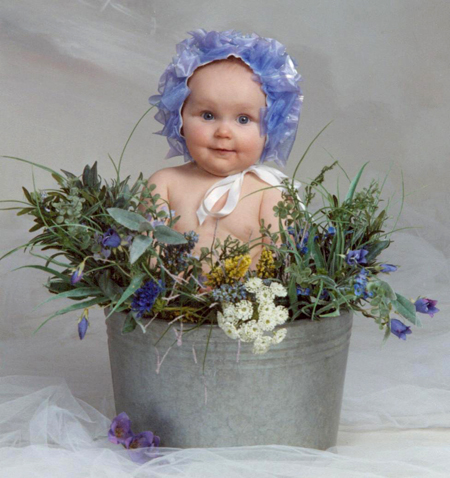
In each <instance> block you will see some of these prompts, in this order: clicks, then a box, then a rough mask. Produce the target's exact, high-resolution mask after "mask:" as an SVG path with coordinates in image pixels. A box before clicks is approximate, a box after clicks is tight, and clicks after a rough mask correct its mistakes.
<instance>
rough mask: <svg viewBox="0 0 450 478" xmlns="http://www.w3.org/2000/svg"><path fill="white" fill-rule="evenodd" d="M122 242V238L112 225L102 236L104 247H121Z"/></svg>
mask: <svg viewBox="0 0 450 478" xmlns="http://www.w3.org/2000/svg"><path fill="white" fill-rule="evenodd" d="M120 243H121V239H120V236H119V234H117V232H116V231H115V230H114V229H113V228H112V227H110V228H109V229H108V230H107V231H106V232H105V234H103V237H102V245H103V246H104V247H119V246H120Z"/></svg>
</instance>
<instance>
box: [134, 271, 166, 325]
mask: <svg viewBox="0 0 450 478" xmlns="http://www.w3.org/2000/svg"><path fill="white" fill-rule="evenodd" d="M158 282H159V284H158V283H156V282H154V281H152V280H150V281H148V282H146V283H145V284H144V285H143V286H142V287H141V288H140V289H138V290H137V291H136V292H135V293H134V296H133V301H132V302H131V310H133V311H134V312H137V318H138V319H139V318H141V317H142V316H143V315H144V314H146V313H148V312H150V311H151V310H152V307H153V304H154V303H155V301H156V298H157V297H158V295H159V293H160V292H161V291H162V283H161V281H158Z"/></svg>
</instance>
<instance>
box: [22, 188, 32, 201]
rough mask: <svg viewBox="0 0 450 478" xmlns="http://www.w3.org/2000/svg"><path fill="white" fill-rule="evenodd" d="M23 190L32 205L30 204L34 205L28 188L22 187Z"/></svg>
mask: <svg viewBox="0 0 450 478" xmlns="http://www.w3.org/2000/svg"><path fill="white" fill-rule="evenodd" d="M22 190H23V193H24V194H25V197H26V198H27V201H28V202H29V203H30V204H34V201H33V199H32V197H31V194H30V193H29V192H28V190H27V188H24V187H23V186H22Z"/></svg>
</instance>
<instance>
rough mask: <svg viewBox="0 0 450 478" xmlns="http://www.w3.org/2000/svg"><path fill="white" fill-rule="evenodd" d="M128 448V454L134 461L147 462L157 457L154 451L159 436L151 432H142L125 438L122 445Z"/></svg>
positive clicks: (157, 444)
mask: <svg viewBox="0 0 450 478" xmlns="http://www.w3.org/2000/svg"><path fill="white" fill-rule="evenodd" d="M124 446H125V447H126V448H127V449H128V456H129V457H130V458H131V459H132V460H133V461H134V462H136V463H141V464H143V463H147V462H148V461H149V460H152V459H154V458H158V453H157V452H156V451H155V449H156V448H158V446H159V437H157V436H154V435H153V433H152V432H142V433H139V434H138V435H134V436H132V437H129V438H127V440H126V441H125V445H124Z"/></svg>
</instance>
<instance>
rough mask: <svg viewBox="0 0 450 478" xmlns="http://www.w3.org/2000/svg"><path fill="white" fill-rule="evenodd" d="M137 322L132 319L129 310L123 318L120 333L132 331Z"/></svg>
mask: <svg viewBox="0 0 450 478" xmlns="http://www.w3.org/2000/svg"><path fill="white" fill-rule="evenodd" d="M136 326H137V323H136V321H135V320H134V317H133V314H132V313H131V312H129V313H128V314H127V317H126V318H125V322H124V323H123V327H122V335H123V334H129V333H130V332H133V330H134V329H135V328H136Z"/></svg>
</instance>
